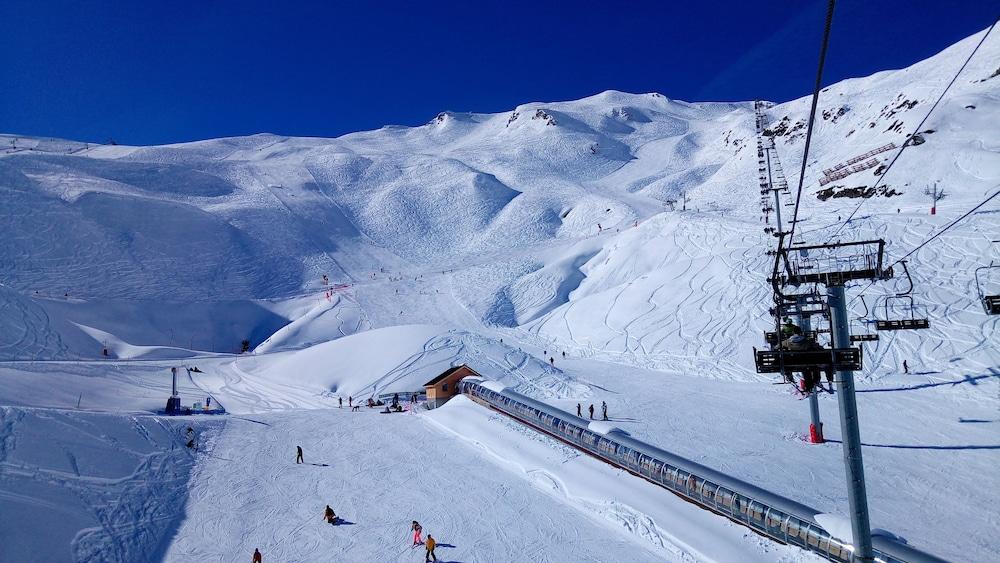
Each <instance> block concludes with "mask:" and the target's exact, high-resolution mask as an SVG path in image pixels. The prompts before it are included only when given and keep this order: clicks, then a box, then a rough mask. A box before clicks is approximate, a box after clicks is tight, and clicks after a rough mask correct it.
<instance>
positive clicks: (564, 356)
mask: <svg viewBox="0 0 1000 563" xmlns="http://www.w3.org/2000/svg"><path fill="white" fill-rule="evenodd" d="M562 354H563V359H564V360H565V359H566V351H565V350H563V353H562Z"/></svg>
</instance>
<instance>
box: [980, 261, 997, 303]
mask: <svg viewBox="0 0 1000 563" xmlns="http://www.w3.org/2000/svg"><path fill="white" fill-rule="evenodd" d="M998 268H1000V264H994V263H992V262H990V265H989V266H980V267H979V268H976V272H975V274H976V293H978V294H979V300H980V301H981V302H982V303H983V310H984V311H986V314H987V315H1000V295H987V294H986V292H984V291H983V284H982V282H980V281H979V272H982V271H985V270H995V269H998Z"/></svg>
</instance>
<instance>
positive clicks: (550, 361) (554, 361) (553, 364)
mask: <svg viewBox="0 0 1000 563" xmlns="http://www.w3.org/2000/svg"><path fill="white" fill-rule="evenodd" d="M549 363H550V364H552V367H556V359H555V358H551V357H550V358H549Z"/></svg>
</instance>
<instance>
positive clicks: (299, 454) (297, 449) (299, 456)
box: [295, 446, 305, 464]
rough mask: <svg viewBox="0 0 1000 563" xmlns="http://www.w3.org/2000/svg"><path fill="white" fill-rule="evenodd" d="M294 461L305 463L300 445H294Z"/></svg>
mask: <svg viewBox="0 0 1000 563" xmlns="http://www.w3.org/2000/svg"><path fill="white" fill-rule="evenodd" d="M295 463H297V464H298V463H305V460H304V459H302V446H295Z"/></svg>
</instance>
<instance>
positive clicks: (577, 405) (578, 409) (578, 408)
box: [576, 403, 583, 416]
mask: <svg viewBox="0 0 1000 563" xmlns="http://www.w3.org/2000/svg"><path fill="white" fill-rule="evenodd" d="M576 416H583V414H581V413H580V403H577V404H576Z"/></svg>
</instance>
